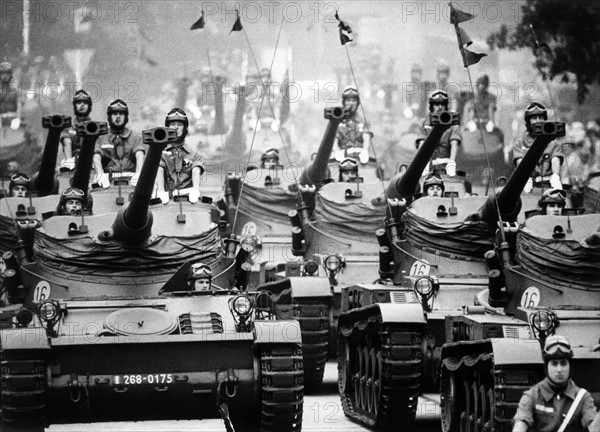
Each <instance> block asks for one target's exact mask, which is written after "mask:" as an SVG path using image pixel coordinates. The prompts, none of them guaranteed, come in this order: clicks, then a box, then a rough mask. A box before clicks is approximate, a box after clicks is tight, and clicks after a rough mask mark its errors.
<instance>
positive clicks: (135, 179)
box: [129, 170, 142, 187]
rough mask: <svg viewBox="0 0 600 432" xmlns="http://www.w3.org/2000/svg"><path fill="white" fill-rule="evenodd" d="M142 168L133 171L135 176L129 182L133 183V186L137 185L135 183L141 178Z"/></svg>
mask: <svg viewBox="0 0 600 432" xmlns="http://www.w3.org/2000/svg"><path fill="white" fill-rule="evenodd" d="M141 171H142V170H138V171H136V172H134V173H133V176H132V177H131V180H129V184H131V186H133V187H135V185H137V182H138V180H139V179H140V172H141Z"/></svg>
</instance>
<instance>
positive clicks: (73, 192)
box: [61, 187, 86, 205]
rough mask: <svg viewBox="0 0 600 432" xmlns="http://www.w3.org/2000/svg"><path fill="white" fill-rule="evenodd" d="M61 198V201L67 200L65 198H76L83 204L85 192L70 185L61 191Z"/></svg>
mask: <svg viewBox="0 0 600 432" xmlns="http://www.w3.org/2000/svg"><path fill="white" fill-rule="evenodd" d="M61 199H62V200H63V202H67V200H77V201H79V202H81V204H82V205H85V202H86V199H85V192H84V191H82V190H81V189H79V188H76V187H70V188H67V189H65V190H64V191H63V193H62V194H61Z"/></svg>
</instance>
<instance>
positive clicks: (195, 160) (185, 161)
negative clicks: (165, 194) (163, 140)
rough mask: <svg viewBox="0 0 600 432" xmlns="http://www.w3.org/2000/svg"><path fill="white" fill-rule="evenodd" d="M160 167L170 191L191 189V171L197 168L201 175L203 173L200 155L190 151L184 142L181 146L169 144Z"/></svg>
mask: <svg viewBox="0 0 600 432" xmlns="http://www.w3.org/2000/svg"><path fill="white" fill-rule="evenodd" d="M178 158H181V171H180V172H179V175H178V174H177V171H176V167H177V160H178ZM160 166H161V167H162V168H163V169H164V170H165V180H166V181H167V184H168V186H169V189H170V190H173V189H184V188H189V187H192V186H193V185H192V170H193V169H194V168H196V167H198V168H200V172H201V173H202V172H204V167H203V166H202V157H201V156H200V153H199V152H198V151H192V149H191V148H190V147H189V146H188V145H187V144H186V143H185V142H183V144H181V145H176V144H169V145H168V146H167V148H166V149H165V150H164V151H163V155H162V160H161V161H160Z"/></svg>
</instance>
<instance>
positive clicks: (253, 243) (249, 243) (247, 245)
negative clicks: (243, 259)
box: [240, 236, 260, 254]
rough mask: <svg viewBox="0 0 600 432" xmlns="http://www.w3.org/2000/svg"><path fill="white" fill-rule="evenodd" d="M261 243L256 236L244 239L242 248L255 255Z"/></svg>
mask: <svg viewBox="0 0 600 432" xmlns="http://www.w3.org/2000/svg"><path fill="white" fill-rule="evenodd" d="M259 244H260V241H259V239H258V238H257V237H256V236H249V237H244V238H243V239H242V241H241V243H240V247H241V248H242V249H244V250H245V251H246V252H248V253H250V254H251V253H254V252H256V250H257V249H258V248H259Z"/></svg>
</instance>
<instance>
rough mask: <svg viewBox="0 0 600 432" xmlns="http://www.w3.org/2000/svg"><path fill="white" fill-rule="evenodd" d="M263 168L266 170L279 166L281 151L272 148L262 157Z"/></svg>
mask: <svg viewBox="0 0 600 432" xmlns="http://www.w3.org/2000/svg"><path fill="white" fill-rule="evenodd" d="M260 162H261V167H262V168H265V169H271V168H276V167H277V166H279V150H277V149H274V148H270V149H268V150H267V151H265V152H264V153H263V154H262V156H261V157H260Z"/></svg>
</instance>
